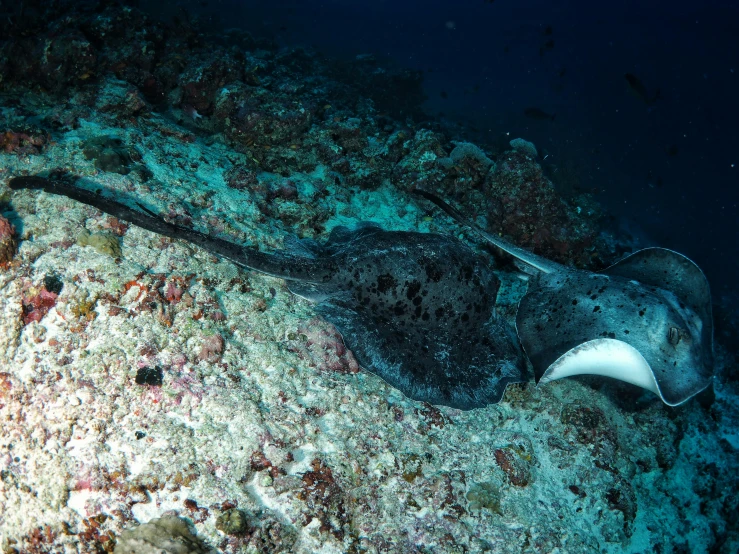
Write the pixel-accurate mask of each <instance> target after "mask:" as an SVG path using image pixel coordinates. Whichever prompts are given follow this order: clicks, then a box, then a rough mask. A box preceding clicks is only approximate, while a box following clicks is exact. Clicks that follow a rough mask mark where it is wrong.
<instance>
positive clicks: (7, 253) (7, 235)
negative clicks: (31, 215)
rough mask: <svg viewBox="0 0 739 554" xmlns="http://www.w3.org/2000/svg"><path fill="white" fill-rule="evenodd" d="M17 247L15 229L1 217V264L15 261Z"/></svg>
mask: <svg viewBox="0 0 739 554" xmlns="http://www.w3.org/2000/svg"><path fill="white" fill-rule="evenodd" d="M17 246H18V245H17V243H16V241H15V227H13V226H12V225H11V224H10V222H9V221H8V220H7V219H5V218H4V217H3V216H0V264H6V263H8V262H10V260H12V259H13V256H14V255H15V249H16V247H17Z"/></svg>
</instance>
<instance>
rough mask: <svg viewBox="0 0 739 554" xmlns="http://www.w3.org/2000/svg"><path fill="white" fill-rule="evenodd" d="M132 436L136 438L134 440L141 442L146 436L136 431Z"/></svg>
mask: <svg viewBox="0 0 739 554" xmlns="http://www.w3.org/2000/svg"><path fill="white" fill-rule="evenodd" d="M134 436H135V437H136V440H141V439H143V438H144V437H145V436H146V433H144V432H143V431H136V432H135V433H134Z"/></svg>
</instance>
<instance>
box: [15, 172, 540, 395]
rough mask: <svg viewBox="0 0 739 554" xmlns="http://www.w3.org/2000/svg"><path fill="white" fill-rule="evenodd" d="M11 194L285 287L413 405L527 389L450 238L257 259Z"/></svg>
mask: <svg viewBox="0 0 739 554" xmlns="http://www.w3.org/2000/svg"><path fill="white" fill-rule="evenodd" d="M9 186H10V188H11V189H13V190H18V189H42V190H44V191H46V192H49V193H52V194H59V195H62V196H67V197H69V198H72V199H74V200H77V201H79V202H83V203H85V204H88V205H90V206H93V207H95V208H97V209H99V210H101V211H103V212H105V213H108V214H110V215H113V216H115V217H118V218H120V219H123V220H125V221H129V222H131V223H133V224H135V225H137V226H139V227H142V228H144V229H147V230H149V231H153V232H155V233H158V234H160V235H165V236H168V237H172V238H176V239H183V240H186V241H188V242H191V243H194V244H196V245H198V246H200V247H202V248H204V249H206V250H208V251H209V252H212V253H213V254H216V255H218V256H221V257H224V258H227V259H229V260H231V261H233V262H234V263H236V264H238V265H240V266H243V267H246V268H249V269H253V270H256V271H259V272H262V273H266V274H268V275H272V276H274V277H279V278H282V279H285V280H287V281H288V286H289V288H290V290H291V291H292V292H293V293H294V294H297V295H299V296H302V297H305V298H307V299H309V300H312V301H314V302H317V306H316V311H317V312H318V313H320V314H321V315H323V317H325V318H326V319H327V320H328V321H330V322H331V323H332V324H334V325H335V326H336V327H337V329H338V330H339V332H340V333H341V334H342V336H343V337H344V340H345V342H346V345H347V347H348V348H349V349H350V350H351V351H352V352H353V353H354V355H355V357H356V358H357V360H358V362H359V363H360V364H361V365H362V366H363V367H364V368H365V369H367V370H369V371H371V372H372V373H374V374H376V375H378V376H379V377H381V378H382V379H384V380H385V381H387V382H388V383H389V384H390V385H392V386H393V387H395V388H397V389H398V390H400V391H401V392H402V393H404V394H405V395H406V396H408V397H409V398H411V399H413V400H420V401H426V402H429V403H431V404H437V405H444V406H450V407H454V408H459V409H472V408H477V407H482V406H485V405H487V404H490V403H496V402H499V401H500V399H501V397H502V396H503V393H504V392H505V388H506V386H507V385H508V384H509V383H517V382H524V381H526V362H525V357H524V355H523V351H522V350H521V347H520V345H519V344H518V340H517V338H516V335H515V331H514V330H513V328H512V326H510V325H509V324H507V323H506V322H505V321H503V320H501V319H499V318H497V317H496V316H495V314H494V306H495V296H496V292H497V288H498V281H497V279H496V277H495V276H494V274H493V273H492V271H491V270H490V268H489V267H488V265H487V264H486V263H485V261H484V260H483V258H481V257H480V256H478V255H477V254H475V253H474V252H473V251H472V250H471V249H470V248H468V247H467V246H466V245H465V244H464V243H462V242H461V241H459V240H457V239H456V238H453V237H448V236H444V235H438V234H432V233H416V232H401V231H384V230H383V229H381V228H380V227H378V226H376V225H370V224H364V225H361V226H359V227H358V228H356V229H354V230H350V229H347V228H345V227H338V228H335V229H334V230H333V231H332V232H331V234H330V236H329V239H328V240H327V241H326V242H325V243H323V244H319V243H317V242H315V241H312V240H299V239H297V238H295V239H291V240H289V241H287V242H288V249H287V250H286V251H282V252H274V253H264V252H260V251H259V250H257V249H255V248H252V247H247V246H242V245H238V244H235V243H232V242H229V241H226V240H223V239H219V238H216V237H211V236H208V235H206V234H204V233H200V232H198V231H195V230H193V229H190V228H187V227H182V226H179V225H176V224H173V223H169V222H167V221H165V220H164V219H163V218H162V217H160V216H157V215H156V214H153V213H152V212H150V211H148V210H147V209H146V208H144V207H143V206H141V205H138V206H139V208H140V210H139V209H134V208H131V207H129V206H127V205H125V204H122V203H120V202H117V201H114V200H111V199H108V198H105V197H104V196H102V195H101V194H99V193H96V192H92V191H90V190H87V189H85V188H82V187H80V186H78V185H77V184H74V183H70V182H67V181H65V180H63V179H62V180H58V179H53V180H52V179H47V178H43V177H14V178H12V179H11V180H10V182H9ZM141 210H143V211H141ZM144 212H146V213H144Z"/></svg>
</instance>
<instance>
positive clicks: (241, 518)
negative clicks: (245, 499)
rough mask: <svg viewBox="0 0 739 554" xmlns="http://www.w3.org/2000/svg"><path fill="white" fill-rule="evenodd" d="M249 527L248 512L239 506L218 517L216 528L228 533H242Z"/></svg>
mask: <svg viewBox="0 0 739 554" xmlns="http://www.w3.org/2000/svg"><path fill="white" fill-rule="evenodd" d="M248 528H249V521H248V519H247V515H246V512H244V511H243V510H239V509H237V508H231V509H230V510H226V511H225V512H223V513H222V514H221V515H219V516H218V519H216V529H218V530H219V531H221V532H222V533H225V534H226V535H241V534H242V533H244V532H245V531H246V530H247V529H248Z"/></svg>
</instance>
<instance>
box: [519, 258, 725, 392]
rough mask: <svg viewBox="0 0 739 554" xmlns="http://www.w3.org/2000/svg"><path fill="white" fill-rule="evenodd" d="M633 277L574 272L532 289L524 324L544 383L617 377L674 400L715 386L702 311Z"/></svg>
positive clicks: (522, 308) (523, 306) (522, 332)
mask: <svg viewBox="0 0 739 554" xmlns="http://www.w3.org/2000/svg"><path fill="white" fill-rule="evenodd" d="M630 277H631V275H629V278H627V277H621V276H611V275H607V274H595V273H588V272H584V271H573V272H568V273H566V274H562V275H559V276H556V278H554V279H551V280H549V281H548V282H546V283H543V284H542V286H540V287H538V288H536V289H534V290H532V291H530V292H529V293H527V295H526V296H525V297H524V298H523V300H522V301H521V303H520V304H519V310H518V313H517V316H516V326H517V330H518V335H519V338H520V339H521V343H522V345H523V347H524V350H525V351H526V353H527V355H528V356H529V359H530V360H531V363H532V364H533V366H534V372H535V376H536V379H537V381H539V382H547V381H551V380H554V379H559V378H562V377H567V376H571V375H579V374H591V375H603V376H609V377H614V378H617V379H620V380H622V381H626V382H630V383H633V384H636V385H638V386H641V387H643V388H646V389H648V390H652V391H654V392H656V393H657V394H658V395H659V396H660V397H661V398H662V400H663V401H664V402H665V403H667V404H670V405H677V404H681V403H682V402H685V401H686V400H687V399H689V398H690V397H692V396H694V395H695V394H697V393H699V392H700V391H702V390H703V389H705V388H706V387H707V386H708V385H709V384H710V381H711V378H712V374H713V354H712V348H711V344H710V342H709V343H706V342H705V341H704V340H703V339H704V322H703V319H702V317H701V316H700V315H699V314H698V313H696V312H695V311H694V310H692V309H691V308H690V307H689V306H687V305H685V304H684V303H683V302H681V300H680V299H679V298H678V297H677V296H676V295H675V294H673V293H671V292H670V291H666V290H663V289H660V288H656V287H652V286H648V285H645V284H643V283H640V282H638V281H636V280H634V279H631V278H630ZM618 360H621V363H619V362H618ZM641 360H643V362H642V361H641Z"/></svg>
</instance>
